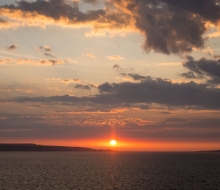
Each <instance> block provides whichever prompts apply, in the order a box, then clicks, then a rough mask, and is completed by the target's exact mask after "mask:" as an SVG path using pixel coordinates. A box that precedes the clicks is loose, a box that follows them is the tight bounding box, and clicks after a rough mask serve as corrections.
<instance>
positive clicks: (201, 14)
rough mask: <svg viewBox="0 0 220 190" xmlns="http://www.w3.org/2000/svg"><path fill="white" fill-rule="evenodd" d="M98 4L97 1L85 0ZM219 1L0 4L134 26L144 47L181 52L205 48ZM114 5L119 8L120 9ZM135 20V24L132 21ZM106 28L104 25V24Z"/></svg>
mask: <svg viewBox="0 0 220 190" xmlns="http://www.w3.org/2000/svg"><path fill="white" fill-rule="evenodd" d="M84 2H87V3H92V4H96V0H84ZM219 2H220V1H219V0H178V1H177V0H127V1H124V0H107V1H106V9H100V10H94V11H88V12H87V13H83V12H81V11H76V9H75V8H74V7H72V6H71V5H70V4H68V3H67V1H64V0H49V1H44V0H37V1H36V2H32V3H30V2H27V1H19V2H17V5H5V6H2V7H0V9H1V8H6V9H9V10H10V11H13V10H21V11H23V12H27V11H29V12H31V13H33V14H32V16H33V15H34V13H38V14H39V15H44V16H46V17H49V18H52V19H54V20H55V21H58V20H61V19H62V18H67V19H68V20H69V23H68V24H77V23H91V22H95V23H96V26H95V27H96V29H98V28H99V24H100V25H101V24H106V23H108V25H105V26H107V28H109V29H111V28H113V29H115V28H117V29H123V28H126V27H127V26H129V25H131V26H130V27H131V28H135V29H137V30H139V31H140V32H141V33H142V34H144V36H145V41H144V43H143V48H144V50H145V51H146V52H149V51H151V50H154V51H156V52H161V53H165V54H171V53H172V54H180V53H185V52H190V51H192V48H203V46H204V43H205V40H206V39H205V38H204V36H203V35H204V33H205V32H206V31H207V28H206V27H205V24H206V23H207V22H210V23H212V24H213V25H217V22H218V21H219V18H220V5H219ZM112 6H114V7H116V11H113V10H114V9H113V8H112ZM131 23H133V24H131ZM102 28H103V27H102Z"/></svg>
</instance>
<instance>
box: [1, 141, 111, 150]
mask: <svg viewBox="0 0 220 190" xmlns="http://www.w3.org/2000/svg"><path fill="white" fill-rule="evenodd" d="M7 151H28V152H29V151H30V152H31V151H32V152H35V151H112V150H110V149H107V150H103V149H92V148H86V147H67V146H48V145H37V144H11V143H9V144H0V152H7Z"/></svg>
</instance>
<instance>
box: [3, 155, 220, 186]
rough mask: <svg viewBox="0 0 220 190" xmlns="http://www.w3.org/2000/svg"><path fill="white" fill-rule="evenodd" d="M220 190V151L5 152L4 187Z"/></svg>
mask: <svg viewBox="0 0 220 190" xmlns="http://www.w3.org/2000/svg"><path fill="white" fill-rule="evenodd" d="M3 189H5V190H6V189H7V190H13V189H21V190H26V189H30V190H34V189H40V190H44V189H59V190H62V189H64V190H68V189H71V190H72V189H95V190H96V189H97V190H98V189H120V190H121V189H122V190H123V189H125V190H129V189H131V190H133V189H137V190H142V189H198V190H201V189H210V190H215V189H220V153H147V152H142V153H141V152H139V153H135V152H0V190H3Z"/></svg>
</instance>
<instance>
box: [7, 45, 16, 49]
mask: <svg viewBox="0 0 220 190" xmlns="http://www.w3.org/2000/svg"><path fill="white" fill-rule="evenodd" d="M17 48H18V47H17V46H16V45H11V46H9V47H8V50H16V49H17Z"/></svg>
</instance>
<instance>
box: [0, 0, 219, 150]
mask: <svg viewBox="0 0 220 190" xmlns="http://www.w3.org/2000/svg"><path fill="white" fill-rule="evenodd" d="M0 35H1V36H2V37H1V38H0V143H36V144H45V145H65V146H84V147H91V148H114V149H115V150H138V151H139V150H146V151H160V150H162V151H164V150H165V151H173V150H174V151H187V150H211V149H220V1H219V0H80V1H79V2H78V6H77V3H74V2H73V1H71V0H26V1H15V0H1V1H0ZM111 139H115V140H117V145H116V146H115V147H111V146H110V144H109V141H110V140H111Z"/></svg>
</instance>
